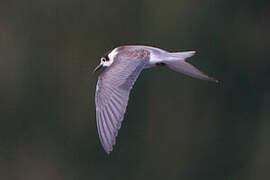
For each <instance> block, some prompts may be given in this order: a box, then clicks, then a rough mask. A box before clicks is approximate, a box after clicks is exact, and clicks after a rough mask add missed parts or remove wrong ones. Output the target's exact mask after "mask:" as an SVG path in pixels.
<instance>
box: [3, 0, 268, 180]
mask: <svg viewBox="0 0 270 180" xmlns="http://www.w3.org/2000/svg"><path fill="white" fill-rule="evenodd" d="M269 32H270V3H269V1H266V0H265V1H264V0H257V1H255V0H246V1H241V0H238V1H235V0H216V1H214V0H179V1H172V0H168V1H162V0H156V1H155V0H148V1H143V0H136V1H135V0H134V1H127V0H117V1H109V0H92V1H87V0H24V1H19V0H2V1H1V2H0V82H1V88H0V92H1V98H0V99H1V101H0V112H1V116H0V117H1V121H0V179H14V180H16V179H18V180H21V179H27V180H31V179H33V180H36V179H65V180H66V179H97V180H102V179H194V180H195V179H196V180H204V179H205V180H210V179H213V180H214V179H215V180H216V179H222V180H223V179H224V180H225V179H226V180H227V179H237V180H239V179H262V180H263V179H269V178H270V174H269V166H270V155H269V151H270V140H269V139H270V131H269V128H270V121H269V120H270V113H269V107H270V93H269V92H270V87H269V86H270V85H269V77H270V60H269V57H270V53H269V52H270V49H269V47H270V46H269V42H270V41H269V40H270V39H269V37H270V36H269ZM124 44H145V45H151V46H156V47H161V48H164V49H167V50H171V51H179V50H196V51H197V55H196V56H194V57H192V58H191V59H189V61H190V62H192V63H193V64H195V65H196V66H197V67H199V68H200V69H201V70H202V71H204V72H206V73H208V74H210V75H211V76H214V77H216V78H217V79H219V80H220V81H221V83H219V84H213V83H209V82H204V81H199V80H195V79H192V78H189V77H186V76H184V75H181V74H179V73H176V72H173V71H171V70H169V69H166V68H162V67H158V68H154V69H149V70H145V71H144V72H143V73H142V75H141V76H140V78H139V79H138V81H137V82H136V84H135V88H134V89H133V91H132V93H131V98H130V102H129V106H128V111H127V113H126V116H125V120H124V122H123V124H122V128H121V130H120V132H119V136H118V138H117V145H116V146H115V148H114V151H113V153H112V154H111V155H110V156H107V155H106V154H105V153H104V151H103V149H102V147H101V145H100V143H99V140H98V135H97V130H96V123H95V104H94V93H95V85H96V81H97V74H95V75H93V74H92V73H89V68H90V72H92V69H94V67H95V66H96V65H97V64H98V63H99V58H100V57H101V56H102V55H103V53H104V52H105V51H107V50H109V49H111V48H114V47H116V46H119V45H124Z"/></svg>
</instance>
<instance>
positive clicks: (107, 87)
mask: <svg viewBox="0 0 270 180" xmlns="http://www.w3.org/2000/svg"><path fill="white" fill-rule="evenodd" d="M148 60H149V52H147V51H145V50H140V51H132V52H128V53H126V54H119V55H117V56H116V57H115V58H114V62H113V63H112V65H111V66H110V67H108V68H107V69H106V70H105V71H104V72H103V73H102V74H101V75H100V76H99V79H98V82H97V89H96V97H95V102H96V112H97V113H96V114H97V129H98V134H99V138H100V142H101V144H102V146H103V148H104V149H105V151H106V152H107V153H108V154H109V153H110V152H111V151H112V149H113V145H114V144H115V139H116V136H117V134H118V130H119V129H120V127H121V122H122V121H123V118H124V114H125V111H126V107H127V104H128V99H129V93H130V90H131V89H132V86H133V84H134V83H135V81H136V80H137V78H138V76H139V74H140V73H141V71H142V70H143V68H144V65H145V64H146V63H147V61H148Z"/></svg>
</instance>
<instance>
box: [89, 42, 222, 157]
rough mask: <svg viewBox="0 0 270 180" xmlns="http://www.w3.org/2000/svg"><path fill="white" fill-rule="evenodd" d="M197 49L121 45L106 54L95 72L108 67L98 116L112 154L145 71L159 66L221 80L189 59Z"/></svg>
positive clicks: (102, 137) (98, 88)
mask: <svg viewBox="0 0 270 180" xmlns="http://www.w3.org/2000/svg"><path fill="white" fill-rule="evenodd" d="M194 54H195V51H186V52H173V53H172V52H168V51H165V50H162V49H159V48H155V47H150V46H120V47H117V48H115V49H113V50H112V51H110V52H108V53H106V54H105V55H104V56H103V57H102V58H101V61H100V64H99V65H98V66H97V67H96V68H95V70H94V72H96V71H97V70H99V69H101V68H102V67H107V68H106V69H105V70H104V71H103V72H102V73H101V74H100V76H99V77H98V82H97V86H96V95H95V103H96V119H97V129H98V134H99V139H100V142H101V144H102V146H103V148H104V150H105V151H106V153H107V154H109V153H110V152H111V151H112V150H113V145H115V142H116V136H117V133H118V130H119V129H120V127H121V122H122V121H123V118H124V114H125V111H126V107H127V105H128V99H129V93H130V90H131V89H132V87H133V85H134V83H135V81H136V80H137V78H138V76H139V74H140V73H141V71H142V70H143V69H145V68H151V67H155V66H158V65H163V66H167V67H169V68H171V69H173V70H175V71H177V72H181V73H183V74H186V75H188V76H191V77H194V78H197V79H201V80H207V81H212V82H218V81H217V80H216V79H214V78H212V77H209V76H207V75H206V74H204V73H203V72H201V71H200V70H198V69H197V68H196V67H194V66H193V65H192V64H190V63H188V62H186V58H189V57H191V56H193V55H194Z"/></svg>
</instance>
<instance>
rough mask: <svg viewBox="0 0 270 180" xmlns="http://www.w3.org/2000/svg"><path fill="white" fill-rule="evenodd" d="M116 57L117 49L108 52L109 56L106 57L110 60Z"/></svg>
mask: <svg viewBox="0 0 270 180" xmlns="http://www.w3.org/2000/svg"><path fill="white" fill-rule="evenodd" d="M116 55H117V48H115V49H114V50H112V52H110V54H109V55H108V56H109V59H110V60H113V59H114V57H115V56H116Z"/></svg>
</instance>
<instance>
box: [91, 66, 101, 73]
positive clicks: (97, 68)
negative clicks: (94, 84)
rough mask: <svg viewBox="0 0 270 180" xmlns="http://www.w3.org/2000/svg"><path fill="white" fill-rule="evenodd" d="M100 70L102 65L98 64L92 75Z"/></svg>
mask: <svg viewBox="0 0 270 180" xmlns="http://www.w3.org/2000/svg"><path fill="white" fill-rule="evenodd" d="M101 68H102V64H99V65H98V66H97V67H96V68H95V69H94V71H93V73H95V72H97V71H98V70H99V69H101Z"/></svg>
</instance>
